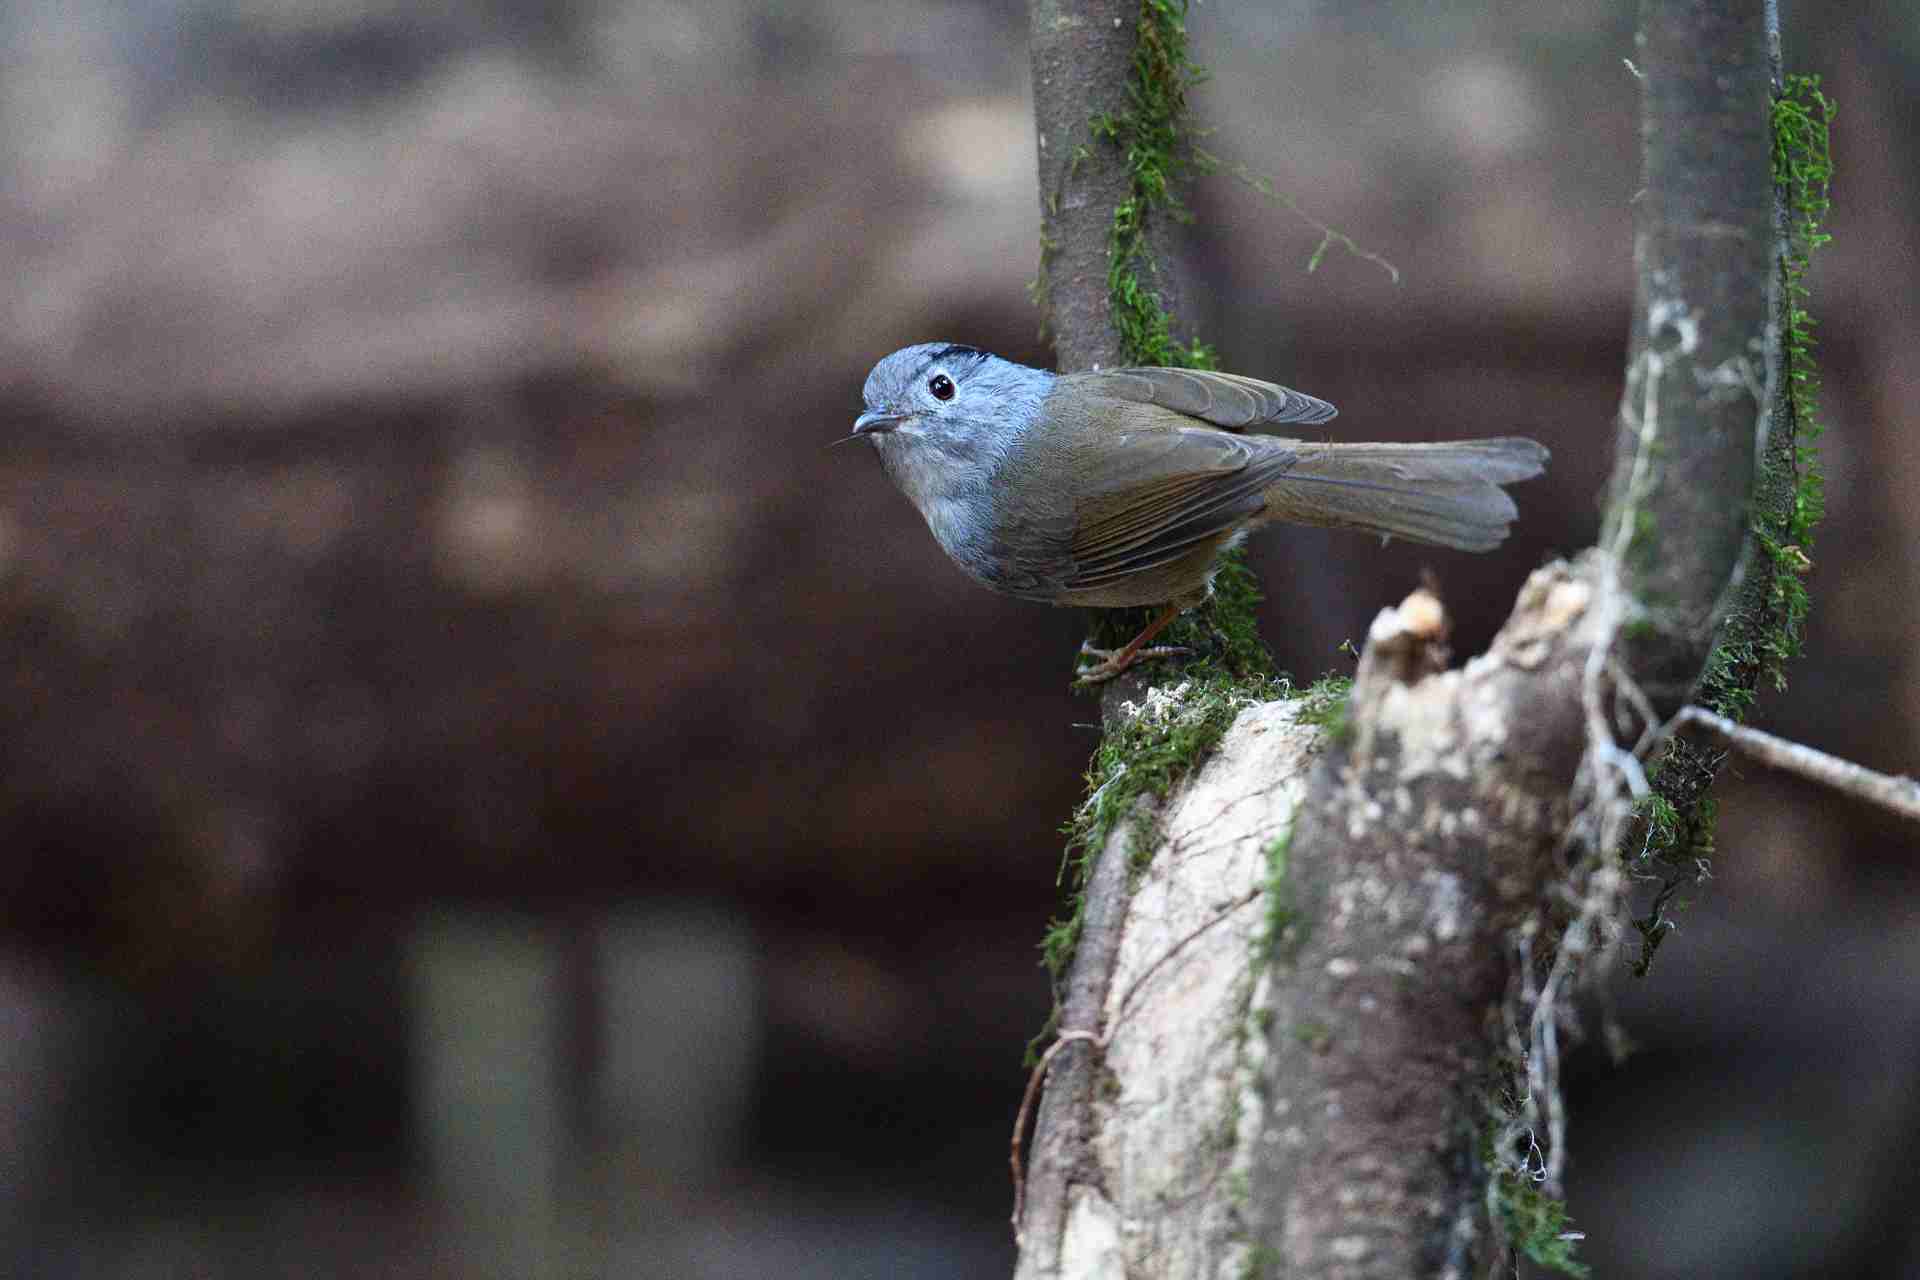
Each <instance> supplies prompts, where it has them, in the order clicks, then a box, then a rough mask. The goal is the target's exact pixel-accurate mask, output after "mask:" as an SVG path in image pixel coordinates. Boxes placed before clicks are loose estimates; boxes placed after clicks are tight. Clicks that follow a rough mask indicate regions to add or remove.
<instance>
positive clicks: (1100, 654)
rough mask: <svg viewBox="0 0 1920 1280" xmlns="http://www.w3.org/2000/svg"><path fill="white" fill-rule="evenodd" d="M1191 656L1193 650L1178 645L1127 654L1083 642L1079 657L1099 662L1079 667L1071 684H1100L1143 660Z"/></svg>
mask: <svg viewBox="0 0 1920 1280" xmlns="http://www.w3.org/2000/svg"><path fill="white" fill-rule="evenodd" d="M1192 654H1193V650H1191V649H1189V648H1187V647H1186V646H1185V645H1180V644H1159V645H1154V646H1152V647H1151V648H1146V649H1135V650H1134V651H1133V652H1132V653H1128V652H1127V651H1126V650H1125V649H1096V648H1094V647H1093V644H1092V642H1091V641H1084V640H1083V641H1081V643H1080V656H1081V657H1083V658H1099V659H1100V661H1099V662H1097V663H1095V664H1094V665H1093V666H1090V667H1081V668H1080V669H1079V670H1078V671H1076V672H1075V673H1074V681H1073V682H1074V683H1075V684H1077V685H1088V684H1101V683H1103V682H1105V681H1108V680H1111V679H1113V678H1114V677H1115V676H1117V675H1119V674H1120V673H1121V672H1123V671H1125V670H1126V669H1127V668H1128V667H1131V666H1132V665H1133V664H1134V663H1136V662H1139V661H1140V660H1141V659H1143V658H1185V657H1190V656H1192Z"/></svg>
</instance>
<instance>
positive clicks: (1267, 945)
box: [1253, 829, 1301, 1033]
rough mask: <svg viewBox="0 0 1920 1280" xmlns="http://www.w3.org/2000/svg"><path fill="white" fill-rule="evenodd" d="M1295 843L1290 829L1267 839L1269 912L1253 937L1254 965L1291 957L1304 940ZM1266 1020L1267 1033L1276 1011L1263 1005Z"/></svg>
mask: <svg viewBox="0 0 1920 1280" xmlns="http://www.w3.org/2000/svg"><path fill="white" fill-rule="evenodd" d="M1292 844H1293V831H1292V830H1291V829H1288V831H1287V833H1286V834H1285V835H1282V836H1280V837H1278V838H1277V839H1274V840H1270V841H1268V842H1267V847H1266V848H1265V849H1264V850H1262V852H1263V853H1264V854H1265V856H1266V862H1267V871H1266V878H1265V880H1264V881H1263V882H1262V885H1261V891H1262V892H1261V896H1262V897H1263V898H1264V899H1265V900H1266V905H1267V914H1266V919H1265V920H1264V921H1263V922H1262V924H1261V928H1260V932H1259V933H1258V934H1256V935H1255V936H1254V940H1253V967H1254V968H1256V969H1257V968H1259V967H1260V966H1262V965H1264V964H1266V963H1267V962H1268V961H1269V960H1271V959H1273V958H1274V957H1275V956H1277V955H1285V956H1286V957H1287V958H1289V959H1291V958H1292V956H1293V955H1294V953H1295V952H1296V951H1298V949H1299V946H1300V940H1301V921H1300V912H1299V910H1298V909H1297V908H1296V907H1295V905H1294V900H1293V887H1292V885H1290V884H1289V883H1288V881H1287V871H1288V866H1289V863H1288V851H1289V849H1290V848H1291V847H1292ZM1260 1012H1261V1013H1262V1014H1263V1015H1265V1019H1266V1021H1265V1023H1263V1024H1262V1026H1261V1027H1260V1030H1261V1031H1262V1032H1263V1033H1264V1032H1265V1031H1266V1030H1267V1027H1268V1026H1269V1025H1271V1023H1272V1019H1273V1011H1272V1010H1271V1009H1262V1010H1261V1011H1260Z"/></svg>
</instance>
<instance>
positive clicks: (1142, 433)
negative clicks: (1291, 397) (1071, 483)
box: [1063, 399, 1295, 589]
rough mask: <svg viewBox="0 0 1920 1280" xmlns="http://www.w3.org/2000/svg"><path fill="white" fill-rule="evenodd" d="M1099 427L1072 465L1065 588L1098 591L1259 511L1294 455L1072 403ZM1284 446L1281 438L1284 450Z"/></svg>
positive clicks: (1158, 412)
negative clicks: (1073, 495) (1073, 494)
mask: <svg viewBox="0 0 1920 1280" xmlns="http://www.w3.org/2000/svg"><path fill="white" fill-rule="evenodd" d="M1079 403H1080V404H1082V405H1084V406H1085V407H1086V408H1087V409H1088V410H1089V411H1090V416H1092V417H1094V418H1095V419H1096V420H1097V421H1100V422H1102V423H1104V424H1106V426H1107V429H1106V430H1105V431H1102V432H1101V433H1100V434H1099V435H1098V436H1097V437H1088V436H1082V437H1080V438H1081V439H1082V440H1088V441H1091V440H1092V439H1097V440H1098V444H1097V446H1096V447H1089V448H1086V449H1085V450H1084V451H1082V452H1081V454H1080V456H1079V457H1078V458H1077V459H1075V460H1074V464H1073V465H1074V469H1075V471H1076V473H1077V474H1078V475H1079V477H1080V483H1079V486H1078V487H1079V490H1080V493H1081V494H1082V497H1081V499H1080V501H1079V502H1078V503H1077V504H1076V507H1075V510H1074V520H1073V534H1072V540H1071V543H1070V556H1071V560H1072V569H1071V570H1070V571H1069V573H1068V574H1067V575H1066V579H1065V582H1064V583H1063V585H1065V586H1066V587H1068V588H1071V589H1083V588H1092V587H1098V586H1102V585H1106V584H1110V583H1113V582H1115V581H1118V580H1119V579H1122V578H1125V577H1127V576H1128V575H1130V574H1135V573H1140V572H1142V571H1144V570H1147V569H1152V568H1155V567H1157V566H1159V565H1162V564H1166V563H1168V562H1169V561H1172V560H1176V559H1178V558H1179V557H1181V556H1183V555H1186V554H1188V553H1189V552H1191V551H1192V550H1193V548H1194V546H1195V545H1196V544H1198V543H1201V542H1204V541H1206V540H1207V539H1209V538H1216V537H1219V536H1220V535H1222V534H1225V533H1228V532H1230V531H1231V530H1233V529H1234V528H1235V527H1237V526H1238V525H1240V524H1241V523H1242V522H1244V521H1245V520H1246V519H1247V518H1248V517H1250V516H1253V515H1257V514H1259V513H1260V511H1261V510H1262V508H1263V506H1264V505H1265V500H1264V498H1263V497H1262V492H1263V490H1264V489H1265V488H1266V486H1267V485H1268V484H1270V483H1272V480H1273V478H1274V476H1275V475H1276V474H1279V473H1281V472H1284V471H1285V469H1286V467H1287V466H1288V465H1290V462H1291V459H1292V458H1293V457H1294V456H1295V454H1294V453H1293V452H1292V451H1291V449H1290V448H1286V447H1281V442H1278V441H1274V440H1271V439H1261V438H1257V437H1256V438H1253V439H1245V438H1242V437H1240V436H1237V435H1233V434H1231V433H1230V432H1226V431H1220V430H1216V429H1215V428H1212V427H1204V426H1201V425H1199V424H1198V423H1194V424H1192V425H1187V424H1186V423H1183V422H1182V421H1181V419H1180V418H1179V417H1178V416H1176V415H1175V414H1173V413H1168V412H1167V411H1166V410H1165V409H1162V408H1155V407H1149V406H1145V405H1141V404H1138V403H1136V402H1128V401H1108V402H1106V403H1104V404H1103V403H1100V402H1098V401H1096V400H1091V399H1083V400H1081V401H1079ZM1291 443H1292V442H1286V444H1287V445H1291Z"/></svg>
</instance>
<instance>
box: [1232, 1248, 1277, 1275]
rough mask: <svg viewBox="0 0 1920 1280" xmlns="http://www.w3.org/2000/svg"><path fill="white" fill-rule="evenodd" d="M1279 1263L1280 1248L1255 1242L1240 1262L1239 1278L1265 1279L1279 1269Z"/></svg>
mask: <svg viewBox="0 0 1920 1280" xmlns="http://www.w3.org/2000/svg"><path fill="white" fill-rule="evenodd" d="M1280 1263H1281V1257H1280V1250H1278V1249H1276V1248H1275V1247H1274V1246H1272V1245H1270V1244H1256V1245H1254V1246H1253V1247H1252V1248H1251V1249H1249V1250H1247V1256H1246V1260H1245V1261H1243V1262H1242V1263H1241V1264H1240V1280H1266V1278H1267V1277H1268V1276H1271V1275H1274V1274H1275V1273H1277V1272H1278V1271H1279V1270H1280Z"/></svg>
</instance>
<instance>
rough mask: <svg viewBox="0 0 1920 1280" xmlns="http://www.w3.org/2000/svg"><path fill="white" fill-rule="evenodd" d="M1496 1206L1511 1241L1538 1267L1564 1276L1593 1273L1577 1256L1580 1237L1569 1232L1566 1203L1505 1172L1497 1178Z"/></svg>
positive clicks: (1495, 1185) (1513, 1174)
mask: <svg viewBox="0 0 1920 1280" xmlns="http://www.w3.org/2000/svg"><path fill="white" fill-rule="evenodd" d="M1494 1204H1495V1206H1496V1207H1497V1208H1498V1210H1499V1213H1500V1223H1501V1226H1503V1227H1504V1228H1505V1229H1506V1233H1507V1239H1508V1241H1509V1242H1511V1244H1512V1246H1513V1247H1514V1248H1515V1249H1518V1250H1519V1251H1520V1252H1521V1253H1524V1254H1526V1255H1527V1257H1528V1258H1530V1259H1532V1260H1533V1261H1534V1263H1535V1264H1537V1265H1539V1266H1542V1267H1545V1268H1547V1269H1548V1270H1549V1271H1558V1272H1560V1273H1561V1274H1562V1275H1569V1276H1589V1275H1592V1274H1593V1268H1592V1267H1589V1266H1588V1265H1587V1264H1586V1263H1584V1262H1582V1261H1580V1260H1579V1259H1578V1258H1576V1257H1575V1256H1574V1253H1575V1252H1576V1250H1577V1249H1578V1247H1579V1242H1580V1235H1579V1233H1577V1232H1575V1231H1571V1230H1569V1229H1568V1221H1569V1220H1568V1218H1567V1206H1566V1203H1565V1202H1564V1201H1561V1200H1558V1199H1556V1198H1554V1197H1553V1196H1550V1195H1548V1194H1547V1193H1546V1192H1544V1191H1542V1190H1541V1189H1540V1188H1539V1187H1538V1186H1536V1185H1534V1184H1533V1183H1532V1182H1531V1181H1529V1180H1527V1179H1526V1178H1525V1177H1523V1176H1521V1175H1520V1174H1517V1173H1512V1172H1506V1171H1502V1172H1500V1173H1497V1174H1495V1175H1494Z"/></svg>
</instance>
